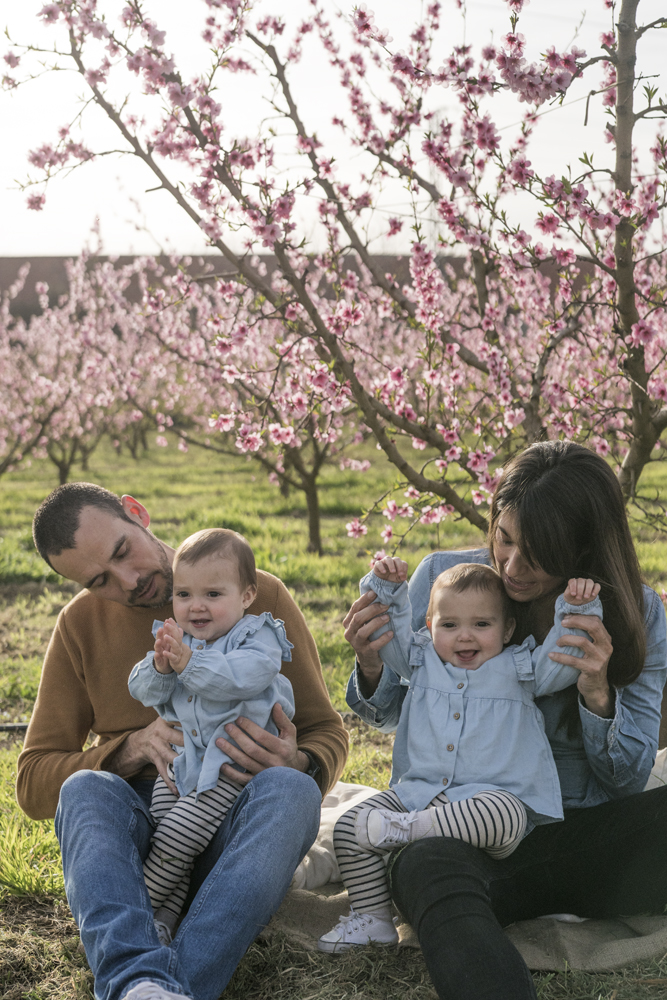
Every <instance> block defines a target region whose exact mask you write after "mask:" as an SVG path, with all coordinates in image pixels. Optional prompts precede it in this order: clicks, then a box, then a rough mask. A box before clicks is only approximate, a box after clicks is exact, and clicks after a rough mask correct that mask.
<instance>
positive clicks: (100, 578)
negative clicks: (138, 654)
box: [50, 507, 172, 608]
mask: <svg viewBox="0 0 667 1000" xmlns="http://www.w3.org/2000/svg"><path fill="white" fill-rule="evenodd" d="M74 542H75V545H74V548H73V549H63V551H62V552H61V553H60V554H59V555H57V556H51V557H50V561H51V565H52V566H53V568H54V569H55V571H56V572H57V573H60V574H61V576H64V577H67V579H68V580H74V581H75V582H76V583H79V584H81V586H82V587H86V588H87V589H88V590H90V592H91V593H92V594H95V596H96V597H102V598H104V600H107V601H115V602H116V603H117V604H125V605H129V606H130V607H137V608H159V607H161V606H162V605H163V604H166V602H167V601H168V600H169V598H170V597H171V588H172V573H171V560H170V558H169V555H168V554H167V551H166V550H165V548H164V547H163V545H162V543H161V542H159V541H158V539H157V538H156V537H155V536H154V535H153V534H151V532H150V531H147V530H146V528H144V527H142V525H141V524H139V523H137V522H135V521H132V522H129V521H124V520H123V519H122V518H120V517H115V516H114V515H113V514H111V513H109V512H108V511H105V510H99V509H98V508H96V507H84V508H83V510H82V511H81V516H80V518H79V527H78V528H77V531H76V534H75V535H74Z"/></svg>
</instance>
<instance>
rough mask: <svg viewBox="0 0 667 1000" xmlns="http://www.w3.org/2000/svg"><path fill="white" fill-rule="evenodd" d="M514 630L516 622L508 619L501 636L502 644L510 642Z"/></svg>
mask: <svg viewBox="0 0 667 1000" xmlns="http://www.w3.org/2000/svg"><path fill="white" fill-rule="evenodd" d="M515 628H516V622H515V620H514V619H513V618H508V619H507V621H506V622H505V634H504V636H503V642H504V643H505V645H507V643H508V642H509V641H510V639H511V638H512V636H513V635H514V629H515Z"/></svg>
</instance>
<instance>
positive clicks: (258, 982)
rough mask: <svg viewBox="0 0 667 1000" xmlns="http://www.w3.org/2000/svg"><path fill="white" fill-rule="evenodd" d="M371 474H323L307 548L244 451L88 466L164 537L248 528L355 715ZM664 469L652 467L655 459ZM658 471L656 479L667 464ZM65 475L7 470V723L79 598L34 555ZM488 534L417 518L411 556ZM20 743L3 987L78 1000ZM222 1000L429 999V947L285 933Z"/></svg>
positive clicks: (9, 773) (3, 488)
mask: <svg viewBox="0 0 667 1000" xmlns="http://www.w3.org/2000/svg"><path fill="white" fill-rule="evenodd" d="M367 455H368V457H370V458H371V461H373V463H374V464H373V467H372V468H371V470H370V471H369V472H366V473H363V474H360V473H354V472H339V471H338V470H333V469H332V470H328V471H327V473H326V474H325V476H324V478H323V483H322V491H321V502H322V518H323V524H322V534H323V539H324V548H325V555H324V556H323V557H322V558H318V557H317V556H313V555H308V554H307V553H306V544H307V530H306V517H305V510H304V507H303V504H302V502H301V495H300V494H296V493H294V494H292V495H290V496H289V497H288V498H285V497H283V496H281V495H280V493H279V492H278V490H277V489H276V488H275V487H273V486H271V485H270V484H268V483H267V482H266V479H265V478H264V476H263V474H262V473H261V472H259V471H258V470H257V468H256V467H255V466H254V465H253V464H252V463H249V462H246V461H245V460H244V459H242V458H239V459H229V458H226V459H224V460H221V459H220V457H219V456H215V455H212V454H210V453H207V452H190V453H188V454H187V455H183V454H181V453H180V452H177V451H176V449H175V448H174V449H172V448H170V449H168V450H165V449H161V448H156V449H154V450H153V451H151V452H150V454H149V455H147V456H146V457H145V458H144V459H142V460H140V461H138V462H135V461H134V460H132V459H131V458H129V457H120V458H119V457H118V456H116V454H115V452H113V451H112V450H111V449H110V448H108V449H104V448H101V449H100V450H99V451H98V452H96V453H95V454H94V455H93V457H92V459H91V462H90V468H89V470H88V472H87V473H86V475H85V476H83V475H80V476H79V478H86V479H89V480H90V481H93V482H97V483H100V484H101V485H103V486H106V487H108V488H109V489H112V490H115V491H117V492H127V493H131V494H132V495H134V496H136V497H137V499H140V500H141V501H142V502H144V503H145V504H146V506H147V507H148V509H149V510H150V511H151V513H152V515H153V528H154V530H155V533H156V534H157V535H158V536H159V537H160V538H162V539H164V541H166V542H168V543H169V544H176V543H178V542H179V541H180V540H181V539H183V538H184V537H185V536H186V535H188V534H190V533H191V532H192V531H196V530H198V529H199V528H204V527H208V526H214V525H215V526H226V527H230V528H234V529H236V530H238V531H241V532H242V533H243V534H245V535H246V536H247V537H248V539H249V541H250V542H251V544H252V545H253V548H254V550H255V554H256V557H257V563H258V565H259V567H260V568H262V569H266V570H268V571H270V572H272V573H275V574H276V575H278V576H280V577H281V578H282V579H283V580H284V581H285V583H286V584H287V586H288V587H289V588H290V589H291V591H292V592H293V594H294V596H295V598H296V600H297V602H298V603H299V605H300V607H301V608H302V610H303V612H304V614H305V615H306V618H307V620H308V623H309V625H310V627H311V629H312V632H313V635H314V636H315V639H316V641H317V644H318V648H319V650H320V656H321V659H322V665H323V669H324V673H325V677H326V681H327V685H328V687H329V691H330V693H331V697H332V700H333V703H334V705H335V707H336V708H337V709H339V710H340V711H343V712H344V711H345V709H346V706H345V702H344V690H345V683H346V680H347V676H348V674H349V669H350V656H349V648H348V647H347V646H346V644H345V642H344V640H343V638H342V634H341V627H340V622H341V620H342V618H343V616H344V614H345V611H346V609H347V607H348V606H349V604H350V602H351V601H352V600H353V599H354V597H355V596H356V594H357V593H358V591H357V584H358V580H359V578H360V576H362V575H363V574H364V573H365V572H366V570H367V567H368V559H369V552H368V551H367V550H372V551H375V550H376V549H378V548H380V547H381V541H380V530H381V528H382V527H383V526H384V524H386V522H383V519H382V518H381V517H379V516H377V517H375V518H373V519H371V526H370V530H369V534H368V536H367V537H366V538H365V539H363V540H362V541H361V542H354V541H352V540H350V539H348V538H347V537H346V533H345V527H344V525H345V522H346V521H348V520H350V518H351V517H354V516H356V515H358V514H359V512H360V510H361V509H362V508H363V507H365V506H367V505H369V504H370V503H372V501H373V500H374V499H375V498H376V497H377V496H378V495H379V494H380V493H381V492H383V491H384V490H386V489H388V488H389V487H391V486H392V483H393V473H392V472H391V471H389V470H388V469H387V468H386V466H384V465H383V464H381V463H382V460H381V456H379V455H378V453H377V452H375V451H372V452H367ZM655 468H656V469H658V467H657V466H656V467H655ZM651 474H652V476H653V477H654V485H655V486H656V487H657V488H661V487H662V485H663V484H662V483H661V481H660V476H659V474H658V472H657V471H656V472H653V470H651ZM55 484H56V481H55V476H54V469H53V466H51V465H50V464H48V463H46V462H44V463H42V462H35V463H34V464H33V465H32V466H31V467H30V468H28V469H25V470H23V471H20V472H15V473H12V474H10V475H8V476H5V477H4V478H2V479H0V525H2V529H1V531H0V721H3V722H22V721H27V720H28V719H29V717H30V712H31V709H32V704H33V702H34V699H35V695H36V692H37V685H38V682H39V672H40V666H41V661H42V657H43V654H44V650H45V648H46V644H47V642H48V637H49V635H50V632H51V629H52V627H53V624H54V621H55V618H56V616H57V614H58V612H59V610H60V609H61V608H62V607H63V606H64V605H65V604H66V603H67V601H68V600H69V599H70V598H71V596H72V594H73V593H74V589H73V587H72V586H71V585H69V584H66V583H64V582H63V581H62V580H61V579H60V578H58V577H57V576H56V575H55V574H54V573H52V572H50V571H49V570H48V567H46V566H45V565H44V564H43V563H42V562H41V560H40V559H39V558H38V557H37V556H36V554H35V553H34V552H33V550H32V540H31V536H30V522H31V518H32V513H33V511H34V509H35V507H36V506H37V504H38V503H39V501H40V500H41V499H42V498H43V497H44V496H45V495H46V493H48V492H49V490H50V489H52V488H53V486H54V485H55ZM634 527H635V535H636V539H637V545H638V550H639V553H640V559H641V561H642V566H643V569H644V572H645V575H646V578H647V580H648V582H649V583H651V584H652V585H653V586H654V587H656V589H658V590H660V589H661V588H662V587H663V586H665V584H667V542H666V541H665V540H664V539H662V538H659V537H656V536H655V534H654V533H653V531H651V530H649V529H648V528H645V527H643V526H642V524H641V522H638V523H636V524H635V526H634ZM481 541H482V539H481V537H480V535H479V533H478V532H477V531H476V530H475V529H472V528H470V527H469V526H467V524H466V523H462V522H458V523H456V522H451V523H445V524H444V525H441V526H440V531H439V534H438V531H437V528H436V527H435V526H432V527H423V526H419V527H418V528H417V529H416V530H415V531H414V532H412V533H411V534H410V536H409V539H408V544H407V545H406V546H405V548H404V550H403V552H402V554H403V555H404V557H405V558H406V559H407V560H408V562H409V565H410V569H411V570H412V569H414V568H415V566H416V565H417V563H418V562H419V561H420V559H421V558H422V557H423V556H424V555H425V554H426V553H427V552H428V551H430V550H431V549H433V548H435V547H441V548H450V549H451V548H466V547H470V546H474V545H478V544H480V543H481ZM349 728H350V730H351V735H352V745H351V753H350V757H349V760H348V765H347V768H346V771H345V774H344V775H343V777H344V779H345V780H348V781H358V782H363V783H366V784H369V785H373V786H375V787H378V788H382V787H386V783H387V781H388V777H389V762H390V756H391V740H390V739H389V738H382V739H378V738H377V737H376V736H375V735H374V734H369V733H368V732H367V731H366V730H365V728H364V727H363V726H360V725H356V724H355V725H353V724H352V723H350V724H349ZM19 749H20V744H19V743H18V742H17V741H16V739H15V738H14V737H12V736H11V735H10V736H7V735H5V736H3V734H1V733H0V844H1V845H2V847H1V848H0V998H2V1000H19V998H21V1000H23V998H26V1000H27V998H29V1000H47V998H48V1000H66V998H67V1000H84V998H90V997H92V980H91V976H90V972H89V971H88V968H87V965H86V962H85V957H84V956H83V955H82V954H81V952H80V951H79V950H78V934H77V930H76V927H75V925H74V923H73V921H72V919H71V916H70V914H69V910H68V909H67V904H66V903H65V902H64V897H63V888H62V877H61V872H60V864H59V852H58V845H57V843H56V841H55V837H54V834H53V828H52V824H51V823H50V822H45V823H33V822H31V821H29V820H27V819H26V818H25V817H24V816H23V814H22V813H21V812H20V811H19V810H18V807H17V806H16V803H15V801H14V793H13V782H14V774H15V763H16V758H17V756H18V751H19ZM535 981H536V985H537V990H538V995H539V997H540V998H541V1000H584V998H586V1000H588V998H591V1000H640V998H645V997H646V998H648V997H652V998H658V997H664V998H667V956H665V961H664V962H663V963H654V964H650V965H648V964H647V965H644V966H641V967H635V968H631V969H627V970H624V971H623V972H622V973H618V974H615V975H596V976H592V975H591V976H589V975H584V974H582V973H569V974H559V975H541V976H538V975H536V976H535ZM224 996H225V998H226V1000H241V998H242V997H243V998H244V1000H260V998H265V997H266V998H268V997H272V998H273V997H280V998H281V1000H316V998H317V1000H343V998H346V997H354V996H356V997H363V998H368V1000H376V998H377V1000H382V998H392V1000H393V998H394V997H396V998H398V997H402V998H406V997H407V998H410V1000H423V998H424V1000H425V998H431V997H434V996H435V993H434V991H433V989H432V986H431V984H430V981H429V979H428V976H427V974H426V971H425V968H424V964H423V961H422V959H421V956H420V954H419V953H413V952H409V953H406V952H400V953H393V952H392V953H384V952H383V953H382V954H380V953H378V952H376V951H373V950H368V951H364V952H363V953H361V954H357V953H355V955H354V956H353V957H349V956H343V957H340V958H338V959H331V958H330V957H328V956H323V955H320V954H313V953H311V952H306V951H303V950H300V949H297V948H295V947H294V946H292V945H290V944H289V943H288V942H286V941H280V940H279V941H275V940H272V941H271V942H270V943H259V942H258V943H257V944H255V945H253V947H252V948H251V949H250V951H249V953H248V955H247V956H246V958H245V959H244V961H243V962H242V963H241V966H240V967H239V969H238V971H237V973H236V975H235V976H234V979H233V980H232V982H231V984H230V985H229V987H228V989H227V990H226V991H225V994H224Z"/></svg>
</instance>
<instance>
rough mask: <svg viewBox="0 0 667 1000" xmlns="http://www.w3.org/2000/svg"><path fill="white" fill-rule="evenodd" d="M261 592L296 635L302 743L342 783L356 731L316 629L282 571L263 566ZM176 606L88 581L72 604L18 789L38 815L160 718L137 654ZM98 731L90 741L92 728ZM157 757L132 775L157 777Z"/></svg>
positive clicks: (288, 670)
mask: <svg viewBox="0 0 667 1000" xmlns="http://www.w3.org/2000/svg"><path fill="white" fill-rule="evenodd" d="M257 583H258V591H257V597H256V599H255V601H254V602H253V604H252V605H251V607H250V608H249V609H248V610H249V613H250V614H256V615H260V614H262V612H264V611H270V612H271V614H272V615H273V617H274V618H280V619H282V620H283V621H284V622H285V630H286V632H287V638H288V639H289V640H290V642H292V643H293V644H294V649H293V650H292V661H291V663H283V667H282V671H283V673H284V674H285V676H286V677H287V678H288V680H290V681H291V683H292V687H293V689H294V700H295V703H296V714H295V716H294V720H293V721H294V724H295V726H296V728H297V742H298V746H299V749H301V750H308V751H310V752H311V753H312V754H313V756H314V757H316V758H317V761H318V763H319V764H320V767H321V769H322V770H321V774H320V779H319V784H320V787H321V789H322V793H323V794H326V793H327V791H328V790H329V789H330V788H331V787H332V785H334V784H335V782H336V781H337V780H338V777H339V775H340V773H341V771H342V769H343V765H344V763H345V758H346V755H347V733H346V732H345V729H344V727H343V724H342V721H341V718H340V716H339V715H338V713H337V712H335V711H334V709H333V707H332V705H331V702H330V701H329V695H328V693H327V689H326V686H325V683H324V678H323V677H322V669H321V667H320V661H319V657H318V654H317V648H316V646H315V643H314V641H313V637H312V636H311V634H310V632H309V631H308V626H307V625H306V622H305V619H304V617H303V615H302V614H301V612H300V611H299V609H298V608H297V606H296V604H295V603H294V601H293V600H292V597H291V596H290V594H289V592H288V590H287V588H286V587H285V585H284V584H283V583H281V581H280V580H278V579H277V578H276V577H275V576H271V574H270V573H264V572H261V571H259V572H258V573H257ZM171 615H172V607H171V604H167V605H165V606H164V607H162V608H128V607H125V606H124V605H122V604H115V603H114V602H112V601H105V600H101V599H100V598H98V597H95V596H94V595H93V594H91V593H89V592H88V591H87V590H84V591H82V593H80V594H78V595H77V596H76V597H75V598H74V600H72V601H70V603H69V604H68V605H67V607H65V608H64V609H63V610H62V611H61V613H60V615H59V616H58V621H57V623H56V627H55V629H54V632H53V635H52V636H51V642H50V643H49V648H48V650H47V652H46V658H45V660H44V667H43V670H42V677H41V681H40V685H39V691H38V694H37V701H36V702H35V709H34V712H33V715H32V719H31V720H30V725H29V727H28V732H27V735H26V741H25V745H24V748H23V751H22V753H21V756H20V757H19V762H18V778H17V784H16V794H17V798H18V802H19V805H20V806H21V808H22V809H23V810H24V812H26V813H27V814H28V816H30V817H31V818H32V819H47V818H49V817H51V816H54V815H55V811H56V806H57V804H58V796H59V794H60V786H61V785H62V784H63V782H64V781H65V779H66V778H68V777H69V776H70V774H73V773H74V772H75V771H80V770H82V769H84V768H89V769H91V770H93V771H104V770H107V769H109V764H110V762H111V761H112V758H113V757H114V755H115V754H116V753H117V751H118V749H119V747H120V746H121V744H122V743H123V741H124V740H125V739H126V737H127V736H128V735H129V734H130V733H132V732H134V731H136V730H137V729H144V728H145V727H146V726H148V725H149V724H150V723H151V722H153V721H154V720H155V719H156V718H157V714H156V712H155V711H154V709H152V708H145V707H144V706H143V705H142V704H141V703H140V702H138V701H135V700H134V698H132V696H131V695H130V693H129V691H128V688H127V680H128V677H129V675H130V671H131V670H132V667H133V666H134V664H135V663H136V662H137V661H138V660H141V659H143V657H144V656H145V655H146V653H147V652H148V650H150V649H151V648H152V646H153V642H154V640H153V636H152V633H151V626H152V624H153V621H154V619H156V618H157V619H160V620H164V619H165V618H168V617H170V616H171ZM91 732H92V733H94V734H95V735H96V739H95V741H94V743H93V745H92V746H90V747H89V748H88V749H86V750H84V749H83V747H84V745H85V744H86V742H87V740H88V737H89V734H90V733H91ZM156 773H157V772H156V770H155V768H154V767H153V766H152V765H148V766H145V767H143V768H142V769H140V770H139V771H138V772H137V774H135V775H133V776H132V777H142V778H144V777H145V778H154V777H155V776H156Z"/></svg>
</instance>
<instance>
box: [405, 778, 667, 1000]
mask: <svg viewBox="0 0 667 1000" xmlns="http://www.w3.org/2000/svg"><path fill="white" fill-rule="evenodd" d="M390 882H391V891H392V896H393V899H394V902H395V903H396V905H397V906H398V908H399V910H400V911H401V913H402V914H403V915H404V916H405V918H406V919H407V920H408V921H409V922H410V924H412V926H413V928H414V929H415V931H416V933H417V936H418V938H419V943H420V945H421V948H422V951H423V953H424V959H425V961H426V965H427V967H428V970H429V973H430V975H431V978H432V980H433V984H434V986H435V988H436V991H437V994H438V996H439V997H440V998H441V1000H535V997H536V993H535V987H534V985H533V980H532V977H531V975H530V973H529V972H528V969H527V967H526V965H525V963H524V961H523V959H522V958H521V956H520V954H519V952H518V951H517V950H516V948H515V947H514V945H513V944H512V943H511V942H510V940H509V938H508V937H507V936H506V935H505V934H504V932H503V930H502V928H503V927H506V926H507V925H508V924H512V923H514V922H515V921H516V920H529V919H531V918H533V917H539V916H543V915H545V914H547V913H575V914H576V915H577V916H580V917H597V918H602V917H616V916H620V915H624V916H630V915H635V914H638V913H663V912H664V910H665V906H666V904H667V788H656V789H654V790H652V791H650V792H642V793H641V794H640V795H631V796H628V797H627V798H624V799H619V800H617V801H614V802H605V803H604V804H603V805H600V806H593V807H592V808H590V809H570V810H568V811H567V812H566V814H565V820H564V822H562V823H549V824H548V825H546V826H539V827H537V828H536V829H535V830H533V832H532V833H530V834H529V835H528V836H527V837H526V838H525V840H523V841H522V843H521V844H520V845H519V847H518V848H517V850H516V851H515V852H514V854H512V855H511V856H510V857H509V858H505V859H504V860H503V861H494V860H493V859H492V858H490V857H489V856H488V855H487V854H485V853H484V851H480V850H477V849H476V848H474V847H470V846H469V845H468V844H464V843H462V842H461V841H458V840H449V839H445V838H439V837H434V838H430V839H428V840H421V841H418V842H417V843H415V844H411V845H410V846H409V847H406V848H405V849H404V850H402V851H401V852H400V853H399V854H398V855H397V857H396V859H395V861H394V863H393V865H392V867H391V872H390Z"/></svg>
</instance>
